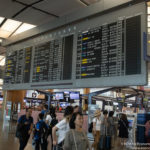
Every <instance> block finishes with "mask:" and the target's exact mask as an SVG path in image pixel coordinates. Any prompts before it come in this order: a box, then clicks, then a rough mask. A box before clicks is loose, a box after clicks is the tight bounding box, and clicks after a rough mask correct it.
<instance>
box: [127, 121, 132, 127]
mask: <svg viewBox="0 0 150 150" xmlns="http://www.w3.org/2000/svg"><path fill="white" fill-rule="evenodd" d="M128 122H129V128H132V127H133V120H128Z"/></svg>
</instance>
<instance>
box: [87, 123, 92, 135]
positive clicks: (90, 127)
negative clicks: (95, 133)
mask: <svg viewBox="0 0 150 150" xmlns="http://www.w3.org/2000/svg"><path fill="white" fill-rule="evenodd" d="M92 130H93V122H91V123H90V125H89V129H88V131H89V133H92Z"/></svg>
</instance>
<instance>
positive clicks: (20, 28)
mask: <svg viewBox="0 0 150 150" xmlns="http://www.w3.org/2000/svg"><path fill="white" fill-rule="evenodd" d="M34 27H36V26H35V25H32V24H27V23H23V24H22V25H21V26H20V27H19V28H18V30H16V32H15V33H14V35H16V34H19V33H21V32H24V31H27V30H29V29H32V28H34Z"/></svg>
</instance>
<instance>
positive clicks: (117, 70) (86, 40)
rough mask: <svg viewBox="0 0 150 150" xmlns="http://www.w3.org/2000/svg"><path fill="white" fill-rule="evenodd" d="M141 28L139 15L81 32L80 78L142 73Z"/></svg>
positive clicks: (79, 46)
mask: <svg viewBox="0 0 150 150" xmlns="http://www.w3.org/2000/svg"><path fill="white" fill-rule="evenodd" d="M140 25H141V18H140V16H136V17H132V18H129V19H126V20H124V19H121V20H118V21H117V22H113V23H110V24H105V25H102V26H100V27H97V28H93V29H90V30H87V31H84V32H82V33H79V34H78V41H77V64H76V79H83V78H94V77H113V76H123V75H129V74H130V75H131V74H140V73H141V68H140V67H141V51H140V47H141V45H140V40H141V27H140ZM131 33H132V34H131ZM131 64H132V65H131Z"/></svg>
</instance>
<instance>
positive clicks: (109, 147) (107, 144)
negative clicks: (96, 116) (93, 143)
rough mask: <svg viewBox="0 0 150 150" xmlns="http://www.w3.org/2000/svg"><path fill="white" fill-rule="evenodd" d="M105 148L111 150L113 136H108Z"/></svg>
mask: <svg viewBox="0 0 150 150" xmlns="http://www.w3.org/2000/svg"><path fill="white" fill-rule="evenodd" d="M105 148H106V150H110V149H111V136H109V135H106V139H105Z"/></svg>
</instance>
